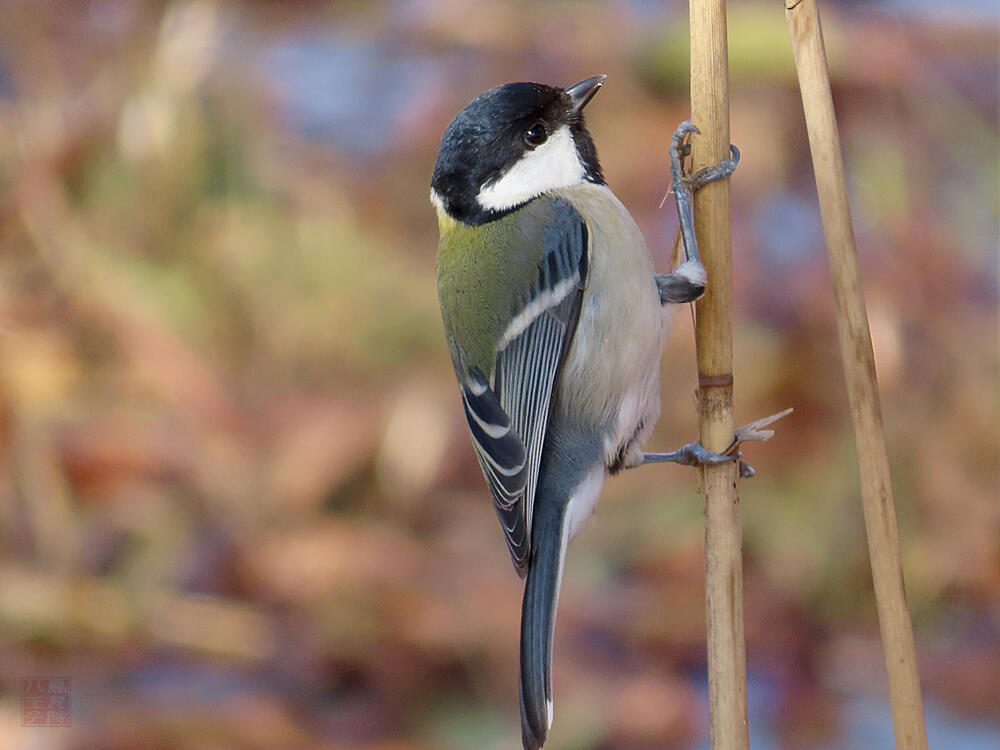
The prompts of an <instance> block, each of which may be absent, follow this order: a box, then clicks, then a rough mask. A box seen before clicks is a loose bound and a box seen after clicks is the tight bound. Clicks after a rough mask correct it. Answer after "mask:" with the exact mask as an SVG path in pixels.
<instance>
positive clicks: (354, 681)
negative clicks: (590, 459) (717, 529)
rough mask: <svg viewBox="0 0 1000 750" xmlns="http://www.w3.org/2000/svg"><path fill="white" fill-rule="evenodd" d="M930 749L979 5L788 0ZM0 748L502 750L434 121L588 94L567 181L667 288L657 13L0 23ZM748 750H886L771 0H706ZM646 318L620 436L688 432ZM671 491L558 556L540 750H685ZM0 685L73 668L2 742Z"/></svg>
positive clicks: (978, 412)
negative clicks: (603, 78)
mask: <svg viewBox="0 0 1000 750" xmlns="http://www.w3.org/2000/svg"><path fill="white" fill-rule="evenodd" d="M821 11H822V13H823V15H824V22H825V24H824V26H825V31H826V35H827V48H828V52H829V55H830V61H831V66H832V74H833V79H834V95H835V99H836V103H837V107H838V114H839V118H840V127H841V138H842V141H843V145H844V148H845V160H846V166H847V170H848V174H849V182H850V191H851V198H852V206H853V210H854V217H855V222H856V228H857V233H858V242H859V246H860V253H861V262H862V267H863V277H864V281H865V288H866V292H867V295H868V304H869V312H870V315H871V326H872V333H873V336H874V342H875V348H876V355H877V361H878V368H879V374H880V378H881V387H882V395H883V399H884V401H883V405H884V413H885V422H886V429H887V432H888V443H889V453H890V457H891V461H892V468H893V472H894V480H895V485H896V492H897V508H898V512H899V521H900V527H901V537H902V546H903V552H904V555H905V571H906V577H907V581H906V582H907V589H908V594H909V601H910V605H911V608H912V611H913V618H914V623H915V630H916V638H917V643H918V647H919V653H920V667H921V674H922V680H923V685H924V690H925V697H926V702H927V716H928V722H929V730H930V736H931V745H932V747H934V748H936V749H937V750H973V749H975V750H985V748H996V747H1000V492H998V484H1000V478H998V465H1000V436H998V433H1000V428H998V424H1000V408H998V407H1000V404H998V383H1000V378H998V334H1000V331H998V284H997V282H998V90H1000V85H998V84H1000V79H998V61H1000V32H998V15H997V11H996V6H995V4H993V3H992V2H990V0H980V1H978V2H974V1H971V0H957V1H955V2H950V3H938V2H930V1H929V0H891V1H885V2H873V3H860V2H859V3H838V2H832V0H825V2H823V3H822V4H821ZM0 16H2V22H0V747H3V748H12V749H15V748H45V749H48V748H57V749H61V748H73V749H75V748H81V749H83V748H86V749H88V750H90V749H104V748H107V749H109V750H111V749H114V750H117V749H119V748H120V749H122V750H124V749H126V748H151V749H154V750H157V749H160V748H162V749H164V750H172V749H174V748H185V749H187V748H192V749H197V750H209V749H214V748H251V749H256V748H259V749H260V750H265V749H270V748H307V747H308V748H325V749H330V750H342V749H347V748H360V749H362V750H438V749H442V750H450V749H452V748H454V749H456V750H457V749H460V748H461V749H464V748H482V749H485V750H491V749H497V750H499V749H500V748H515V747H519V724H518V719H517V711H518V708H517V687H516V674H517V637H518V621H519V614H518V608H519V604H520V593H521V587H520V581H519V580H518V579H517V577H516V576H515V575H514V573H513V571H512V569H511V566H510V563H509V561H508V558H507V552H506V549H505V547H504V543H503V541H502V536H501V533H500V530H499V529H498V528H497V523H496V519H495V516H494V513H493V511H492V509H491V506H490V502H489V499H488V497H487V494H486V491H485V488H484V485H483V482H482V478H481V476H480V475H479V470H478V468H477V466H476V464H475V461H474V459H473V455H472V451H471V449H470V447H469V444H468V440H467V437H466V435H465V428H464V423H463V418H462V415H461V412H460V407H459V400H458V398H457V392H456V387H455V384H454V382H453V375H452V372H451V366H450V364H449V361H448V357H447V354H446V350H445V347H444V342H443V337H442V333H441V327H440V321H439V316H438V311H437V302H436V298H435V291H434V256H435V249H436V241H437V227H436V222H435V219H434V215H433V211H432V210H431V208H430V205H429V203H428V200H427V191H428V182H429V176H430V172H431V168H432V165H433V160H434V155H435V152H436V149H437V144H438V139H439V137H440V133H441V131H442V130H443V128H444V127H445V125H446V124H447V123H448V121H449V119H450V118H451V116H452V115H453V114H454V113H455V112H456V111H457V110H458V109H459V108H460V107H461V106H462V105H464V104H465V102H467V101H468V100H469V99H470V98H471V97H472V96H474V95H475V94H477V93H479V92H481V91H483V90H485V89H487V88H489V87H491V86H493V85H496V84H497V83H500V82H503V81H509V80H526V79H527V80H540V81H544V82H551V83H557V84H562V85H567V84H569V83H572V82H574V81H576V80H579V79H581V78H584V77H586V76H590V75H593V74H596V73H607V74H608V75H609V78H608V82H607V85H606V86H605V87H604V89H603V90H602V92H601V93H600V95H599V96H598V97H597V98H596V99H595V100H594V102H593V103H592V104H591V106H590V107H589V109H588V118H589V122H590V127H591V130H592V132H593V133H594V135H595V138H596V141H597V143H598V146H599V149H600V154H601V157H602V161H603V164H604V167H605V172H606V175H607V178H608V182H609V183H610V185H611V186H612V187H613V188H614V190H615V191H616V192H617V193H618V195H619V196H620V197H621V198H622V199H623V201H624V202H625V204H626V205H627V206H629V207H630V209H631V211H632V213H633V215H634V216H635V217H636V219H637V221H638V223H639V225H640V226H641V228H642V229H643V231H644V233H645V235H646V237H647V239H648V242H649V245H650V247H651V252H652V253H653V255H654V259H655V262H656V265H657V267H658V268H659V269H660V270H666V268H667V267H668V263H669V261H668V252H669V247H670V244H671V241H672V238H673V234H674V231H675V226H676V218H675V213H674V211H673V208H672V206H671V205H670V204H667V205H665V206H664V207H663V208H660V207H659V204H660V201H661V198H662V197H663V195H664V193H665V191H666V190H667V188H668V185H669V178H668V172H667V165H666V156H665V154H666V145H667V141H668V138H669V135H670V133H671V132H672V131H673V128H674V126H675V125H676V124H677V123H678V122H679V121H680V120H682V119H685V118H686V117H687V114H688V103H687V97H688V89H687V79H686V76H687V67H688V45H687V8H686V4H683V3H680V2H676V1H667V2H654V1H652V0H632V1H626V0H618V1H616V2H553V3H532V2H498V1H496V0H483V1H481V2H475V3H472V2H461V1H459V0H425V1H423V2H416V1H414V2H406V1H404V0H397V1H396V2H389V1H385V2H339V3H319V2H294V3H292V2H289V3H280V2H242V3H237V2H221V1H220V2H215V1H213V0H177V1H175V2H146V3H137V2H124V1H118V0H92V1H90V2H32V1H29V0H4V2H3V3H2V4H0ZM729 36H730V56H731V71H732V72H731V85H732V134H733V139H734V141H735V142H736V143H738V144H739V146H740V147H741V148H742V149H743V154H744V160H743V163H742V164H741V166H740V168H739V171H738V172H737V174H736V175H735V177H734V179H733V181H732V189H733V222H734V255H735V278H736V309H737V325H736V332H735V342H736V405H737V406H736V408H737V420H738V421H739V422H745V421H749V420H751V419H755V418H757V417H760V416H763V415H765V414H770V413H772V412H774V411H777V410H779V409H781V408H784V407H786V406H794V407H795V413H794V415H792V416H791V417H789V418H787V419H786V420H784V421H783V422H782V423H781V424H780V428H779V430H778V434H777V436H776V437H775V438H774V439H773V440H772V441H771V442H769V443H767V444H766V445H760V446H757V445H751V446H749V447H748V448H747V449H746V453H747V458H748V459H749V460H750V461H751V462H752V463H754V464H755V465H756V467H757V469H758V476H757V477H756V478H754V479H753V480H752V481H747V482H744V483H743V487H742V509H743V518H744V533H745V541H744V549H745V566H746V567H745V586H746V590H745V595H746V604H745V612H746V631H747V647H748V665H749V672H750V678H749V683H750V689H749V696H750V704H751V738H752V745H753V747H754V748H758V749H761V750H769V749H771V748H775V749H777V748H782V749H790V750H794V749H798V748H803V749H806V748H826V749H829V750H842V749H844V750H846V749H851V750H855V749H857V750H867V749H869V748H872V749H874V748H887V747H891V743H892V735H891V723H890V721H889V710H888V705H887V703H886V699H885V684H884V675H883V668H882V663H881V655H880V651H879V644H878V631H877V622H876V617H875V611H874V606H873V598H872V592H871V584H870V577H869V568H868V561H867V551H866V546H865V539H864V529H863V521H862V514H861V506H860V501H859V497H858V479H857V470H856V467H855V458H854V448H853V443H852V437H851V432H850V426H849V422H848V417H847V404H846V395H845V391H844V387H843V384H842V379H841V373H840V364H839V355H838V351H837V342H836V329H835V321H834V318H833V314H832V300H831V295H830V292H829V281H828V278H827V273H826V266H825V257H824V253H823V245H822V236H821V231H820V226H819V219H818V209H817V203H816V195H815V190H814V186H813V180H812V172H811V166H810V162H809V157H808V150H807V144H806V138H805V131H804V125H803V120H802V112H801V106H800V102H799V98H798V92H797V88H796V83H795V77H794V69H793V66H792V56H791V51H790V46H789V42H788V38H787V32H786V29H785V22H784V14H783V11H782V6H781V3H780V2H732V3H731V12H730V25H729ZM691 328H692V326H691V318H690V314H689V312H688V310H686V309H678V311H677V313H676V315H675V327H674V330H673V333H672V337H671V342H670V345H669V347H668V353H667V355H666V356H665V358H664V360H663V402H664V413H663V418H662V420H661V422H660V425H659V427H658V430H657V433H656V435H655V437H654V439H653V443H652V447H653V448H656V449H670V448H673V447H677V446H678V445H679V444H681V443H683V442H687V441H688V440H691V439H693V438H694V436H695V435H696V430H697V426H696V420H695V414H694V401H693V391H694V388H695V382H696V373H695V365H694V345H693V336H692V330H691ZM702 539H703V528H702V523H701V500H700V497H699V495H698V494H697V488H696V477H695V474H694V472H692V471H690V470H688V469H684V468H679V467H670V466H666V467H661V468H655V467H651V468H647V469H644V470H639V471H636V472H631V473H629V474H627V475H625V476H622V477H619V478H615V479H613V480H611V481H609V482H608V484H607V486H606V491H605V494H604V499H603V501H602V503H601V505H600V506H599V508H598V511H597V514H596V518H595V521H594V522H593V523H592V524H591V525H590V526H589V528H588V529H587V530H586V531H585V532H584V533H583V534H582V535H581V536H580V537H579V538H578V539H577V541H576V542H575V543H574V545H573V546H572V548H571V550H570V553H569V556H568V564H567V570H566V575H565V579H564V585H563V595H562V601H561V608H560V616H559V622H558V626H557V638H556V654H555V690H556V714H555V715H556V723H555V728H554V729H553V731H552V734H551V740H550V742H549V744H548V745H546V747H547V748H548V747H551V748H552V750H560V749H564V750H570V749H579V750H584V749H593V750H598V749H600V750H613V749H614V750H617V749H627V750H641V749H645V748H705V747H707V702H706V685H705V656H704V654H705V646H704V627H705V623H704V603H703V575H704V574H703V559H702ZM24 676H28V677H31V676H35V677H50V676H65V677H70V678H71V679H72V681H73V682H72V701H73V716H72V720H73V726H72V727H71V728H65V729H56V728H47V729H46V728H23V727H21V726H20V724H21V713H20V703H19V689H20V687H19V683H20V678H21V677H24Z"/></svg>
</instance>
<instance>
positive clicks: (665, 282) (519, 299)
mask: <svg viewBox="0 0 1000 750" xmlns="http://www.w3.org/2000/svg"><path fill="white" fill-rule="evenodd" d="M604 79H605V76H595V77H593V78H588V79H586V80H583V81H580V82H579V83H576V84H574V85H572V86H569V87H568V88H565V89H562V88H557V87H553V86H546V85H542V84H538V83H509V84H506V85H503V86H498V87H496V88H494V89H491V90H489V91H487V92H486V93H484V94H482V95H480V96H478V97H476V98H475V99H473V100H472V101H471V102H469V104H468V105H466V106H465V108H463V109H462V110H461V111H460V112H459V113H458V114H457V115H456V116H455V118H454V119H453V120H452V121H451V124H450V125H448V127H447V129H446V130H445V131H444V135H443V136H442V138H441V145H440V149H439V151H438V156H437V162H436V164H435V166H434V174H433V178H432V180H431V193H430V197H431V203H433V205H434V207H435V208H436V210H437V217H438V224H439V229H440V235H441V239H440V245H439V248H438V256H437V288H438V296H439V299H440V303H441V313H442V317H443V320H444V329H445V334H446V336H447V340H448V348H449V351H450V353H451V359H452V363H453V364H454V368H455V374H456V375H457V377H458V382H459V386H460V390H461V398H462V404H463V406H464V409H465V416H466V420H467V422H468V427H469V432H470V433H471V436H472V444H473V447H474V449H475V454H476V457H477V459H478V461H479V464H480V467H481V468H482V471H483V475H484V477H485V478H486V484H487V485H488V487H489V492H490V495H491V496H492V498H493V503H494V506H495V509H496V513H497V516H498V518H499V520H500V525H501V526H502V527H503V532H504V535H505V537H506V541H507V546H508V548H509V551H510V556H511V559H512V560H513V563H514V568H515V569H516V570H517V572H518V574H519V575H520V576H521V577H526V578H527V580H526V582H525V587H524V601H523V605H522V609H521V663H520V667H521V680H520V692H521V728H522V740H523V743H524V747H525V749H526V750H537V748H539V747H541V746H542V744H543V743H544V741H545V737H546V734H547V732H548V730H549V729H550V728H551V726H552V679H551V670H550V661H551V653H552V635H553V626H554V623H555V612H556V605H557V601H558V598H559V584H560V579H561V577H562V568H563V560H564V558H565V554H566V545H567V543H568V542H569V540H570V539H571V538H572V537H573V536H574V535H575V534H576V533H577V532H578V531H579V530H580V529H581V527H582V526H583V524H584V522H585V521H586V520H587V519H588V518H589V517H590V515H591V513H592V512H593V510H594V506H595V504H596V503H597V499H598V496H599V495H600V492H601V486H602V485H603V483H604V478H605V476H606V475H607V474H609V473H611V474H614V473H616V472H618V471H621V470H622V469H627V468H631V467H634V466H638V465H640V464H643V463H648V462H652V461H675V462H679V463H687V464H694V463H715V462H719V461H730V460H733V459H734V457H735V455H736V454H729V455H719V454H714V453H709V452H708V451H706V450H704V449H703V448H702V447H701V446H700V445H698V444H697V443H692V444H690V445H687V446H685V447H684V448H682V449H681V450H679V451H674V452H671V453H663V454H647V453H644V452H643V445H644V443H645V442H646V439H647V438H648V437H649V435H650V432H651V431H652V429H653V426H654V424H655V423H656V420H657V417H658V416H659V413H660V396H659V393H660V388H659V380H660V377H659V360H660V355H661V351H662V347H663V341H664V333H665V328H666V322H667V316H666V315H665V313H664V306H663V303H665V302H674V303H678V302H689V301H692V300H694V299H696V298H697V297H699V296H700V295H701V294H702V292H703V291H704V288H705V272H704V268H703V267H702V265H701V263H700V261H699V260H698V256H697V250H696V246H695V245H694V241H693V229H692V227H691V219H690V201H689V200H681V198H682V197H685V196H686V197H687V198H689V197H690V189H691V188H693V187H697V186H698V184H701V183H704V182H707V181H710V180H712V179H717V178H719V177H723V176H725V175H728V174H729V173H731V172H732V169H733V168H734V167H735V163H736V160H737V159H738V152H736V151H735V149H734V152H733V156H734V158H733V159H732V160H730V161H729V162H725V163H724V164H723V165H721V166H720V167H719V168H718V169H715V170H714V171H711V170H710V171H708V172H704V173H699V174H698V175H695V176H694V177H693V178H687V180H686V182H685V180H684V179H683V178H682V176H681V171H680V167H679V158H682V156H683V154H682V153H681V149H682V148H683V146H682V141H683V139H684V137H685V135H686V134H687V133H688V132H692V131H694V130H695V129H694V127H693V126H691V125H690V124H684V125H682V127H681V128H680V129H678V131H677V134H675V137H674V140H673V150H672V154H673V157H674V158H673V162H672V166H673V171H674V192H675V194H676V195H678V208H679V211H680V214H681V225H682V229H683V230H684V232H683V233H684V238H685V252H686V254H687V259H686V261H685V262H684V263H683V264H682V265H681V266H680V267H679V268H678V269H677V270H676V271H674V272H673V273H670V274H664V275H661V276H657V275H656V274H655V272H654V270H653V264H652V261H651V260H650V256H649V251H648V250H647V249H646V244H645V242H644V241H643V238H642V235H641V234H640V232H639V228H638V227H637V226H636V223H635V221H634V220H633V219H632V217H631V216H630V215H629V212H628V211H627V210H626V209H625V207H624V206H623V205H622V203H621V202H620V201H619V200H618V198H616V197H615V195H614V193H612V192H611V190H610V188H608V186H607V184H605V181H604V175H603V173H602V171H601V165H600V162H599V161H598V158H597V149H596V148H595V147H594V141H593V139H592V138H591V136H590V133H589V132H588V131H587V127H586V125H585V123H584V118H583V109H584V107H585V106H586V105H587V103H588V102H589V101H590V100H591V99H592V98H593V97H594V95H595V94H596V93H597V91H598V89H600V87H601V85H602V84H603V82H604ZM679 179H680V183H679V182H678V180H679ZM692 180H693V181H692Z"/></svg>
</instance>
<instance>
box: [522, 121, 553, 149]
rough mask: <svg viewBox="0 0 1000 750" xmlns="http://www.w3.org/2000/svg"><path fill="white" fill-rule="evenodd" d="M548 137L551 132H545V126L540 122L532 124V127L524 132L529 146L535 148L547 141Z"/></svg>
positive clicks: (525, 140)
mask: <svg viewBox="0 0 1000 750" xmlns="http://www.w3.org/2000/svg"><path fill="white" fill-rule="evenodd" d="M548 137H549V134H548V133H546V132H545V126H544V125H542V123H540V122H536V123H535V124H534V125H532V126H531V129H530V130H528V132H527V133H525V134H524V142H525V143H527V144H528V148H535V147H537V146H541V145H542V144H543V143H545V139H546V138H548Z"/></svg>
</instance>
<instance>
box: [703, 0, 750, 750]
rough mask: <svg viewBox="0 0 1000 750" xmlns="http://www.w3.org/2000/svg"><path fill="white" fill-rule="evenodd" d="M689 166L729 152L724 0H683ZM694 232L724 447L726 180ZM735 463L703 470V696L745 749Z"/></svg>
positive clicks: (723, 741)
mask: <svg viewBox="0 0 1000 750" xmlns="http://www.w3.org/2000/svg"><path fill="white" fill-rule="evenodd" d="M690 13H691V120H692V122H693V123H694V124H695V125H697V126H698V127H699V128H700V129H701V133H702V135H701V136H697V135H695V136H693V138H692V141H691V153H692V171H697V170H698V169H701V168H702V167H706V166H710V165H714V164H718V163H719V162H721V161H722V160H724V159H727V158H728V157H729V55H728V51H727V48H726V3H725V0H690ZM694 209H695V210H694V216H695V234H696V236H697V238H698V246H699V249H700V251H701V257H702V262H703V263H704V266H705V271H706V274H707V276H708V285H707V291H706V293H705V296H704V297H702V298H701V299H700V300H699V301H698V303H697V307H696V312H697V323H696V328H695V336H696V341H697V348H698V413H699V421H700V439H701V442H702V444H703V445H704V446H705V447H706V448H708V449H709V450H713V451H724V450H725V449H726V448H727V447H728V446H729V444H730V442H731V441H732V439H733V377H732V371H733V369H732V368H733V323H732V317H733V300H732V289H733V273H732V246H731V233H730V226H729V214H730V202H729V181H728V180H720V181H718V182H713V183H710V184H708V185H706V186H704V187H703V188H701V189H700V190H698V191H697V192H696V193H695V196H694ZM736 469H737V467H736V465H735V463H727V464H720V465H717V466H709V467H705V468H704V469H703V472H704V473H703V477H702V479H703V486H704V493H705V602H706V614H707V627H708V636H707V640H708V695H709V718H710V734H711V746H712V749H713V750H746V748H747V747H748V746H749V731H748V728H747V690H746V650H745V645H744V636H743V567H742V560H741V539H740V512H739V495H738V493H737V487H736V473H737V472H736Z"/></svg>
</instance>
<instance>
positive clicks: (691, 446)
mask: <svg viewBox="0 0 1000 750" xmlns="http://www.w3.org/2000/svg"><path fill="white" fill-rule="evenodd" d="M791 413H792V409H785V410H784V411H780V412H778V413H777V414H772V415H771V416H769V417H764V418H763V419H758V420H757V421H755V422H750V423H749V424H745V425H743V426H742V427H740V428H739V429H737V430H735V431H734V432H733V441H732V442H731V443H730V444H729V447H728V448H726V449H725V450H724V451H722V453H715V452H713V451H710V450H708V449H707V448H705V446H703V445H702V444H701V443H699V442H694V443H688V444H687V445H685V446H684V447H682V448H680V449H679V450H675V451H670V452H669V453H643V454H642V463H644V464H652V463H664V462H670V463H675V464H680V465H681V466H715V465H716V464H723V463H726V462H728V461H737V462H738V465H739V472H740V476H741V477H742V478H743V479H749V478H750V477H752V476H753V475H754V474H756V473H757V472H756V470H755V469H754V468H753V467H752V466H751V465H750V464H748V463H747V462H746V461H743V460H741V457H742V455H743V454H742V453H740V445H741V444H742V443H748V442H763V441H765V440H768V439H769V438H771V437H772V436H773V435H774V430H768V429H764V428H766V427H768V426H770V425H771V424H773V423H775V422H777V421H778V420H779V419H781V418H782V417H786V416H788V415H789V414H791Z"/></svg>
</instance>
